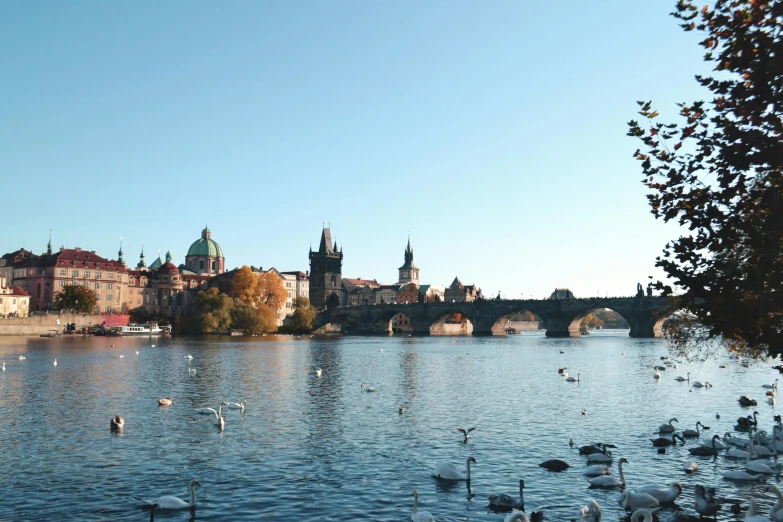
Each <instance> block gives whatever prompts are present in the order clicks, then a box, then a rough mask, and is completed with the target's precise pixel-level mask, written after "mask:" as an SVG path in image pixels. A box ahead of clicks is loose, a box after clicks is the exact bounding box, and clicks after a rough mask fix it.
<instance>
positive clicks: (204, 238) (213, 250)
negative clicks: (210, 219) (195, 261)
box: [187, 228, 223, 257]
mask: <svg viewBox="0 0 783 522" xmlns="http://www.w3.org/2000/svg"><path fill="white" fill-rule="evenodd" d="M211 235H212V232H210V230H209V229H208V228H205V229H204V230H202V231H201V239H199V240H197V241H194V242H193V244H192V245H190V248H189V249H188V254H187V255H188V256H203V257H223V249H222V248H220V245H218V244H217V241H215V240H214V239H212V238H211Z"/></svg>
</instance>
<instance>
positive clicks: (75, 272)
mask: <svg viewBox="0 0 783 522" xmlns="http://www.w3.org/2000/svg"><path fill="white" fill-rule="evenodd" d="M71 277H79V271H78V270H71Z"/></svg>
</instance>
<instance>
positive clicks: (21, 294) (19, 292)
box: [6, 286, 30, 297]
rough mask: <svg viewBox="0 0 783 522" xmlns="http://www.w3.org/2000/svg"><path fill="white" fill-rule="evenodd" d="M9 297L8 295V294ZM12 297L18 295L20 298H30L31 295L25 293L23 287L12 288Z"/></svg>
mask: <svg viewBox="0 0 783 522" xmlns="http://www.w3.org/2000/svg"><path fill="white" fill-rule="evenodd" d="M6 295H8V294H6ZM11 295H17V296H19V297H30V294H28V293H27V292H25V291H24V288H22V287H21V286H12V287H11Z"/></svg>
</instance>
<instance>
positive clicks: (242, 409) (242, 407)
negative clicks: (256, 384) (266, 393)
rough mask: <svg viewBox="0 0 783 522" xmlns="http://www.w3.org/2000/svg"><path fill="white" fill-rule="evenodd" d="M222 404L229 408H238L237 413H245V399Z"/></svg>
mask: <svg viewBox="0 0 783 522" xmlns="http://www.w3.org/2000/svg"><path fill="white" fill-rule="evenodd" d="M223 405H224V406H228V409H229V410H239V413H245V408H247V401H244V400H242V401H239V402H225V401H224V402H223Z"/></svg>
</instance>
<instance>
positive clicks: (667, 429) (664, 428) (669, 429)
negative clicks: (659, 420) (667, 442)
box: [658, 417, 680, 433]
mask: <svg viewBox="0 0 783 522" xmlns="http://www.w3.org/2000/svg"><path fill="white" fill-rule="evenodd" d="M672 422H676V423H678V424H679V422H680V421H678V420H677V418H676V417H672V418H671V419H669V422H668V423H664V424H661V425H660V426H658V433H674V425H673V424H672Z"/></svg>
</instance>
